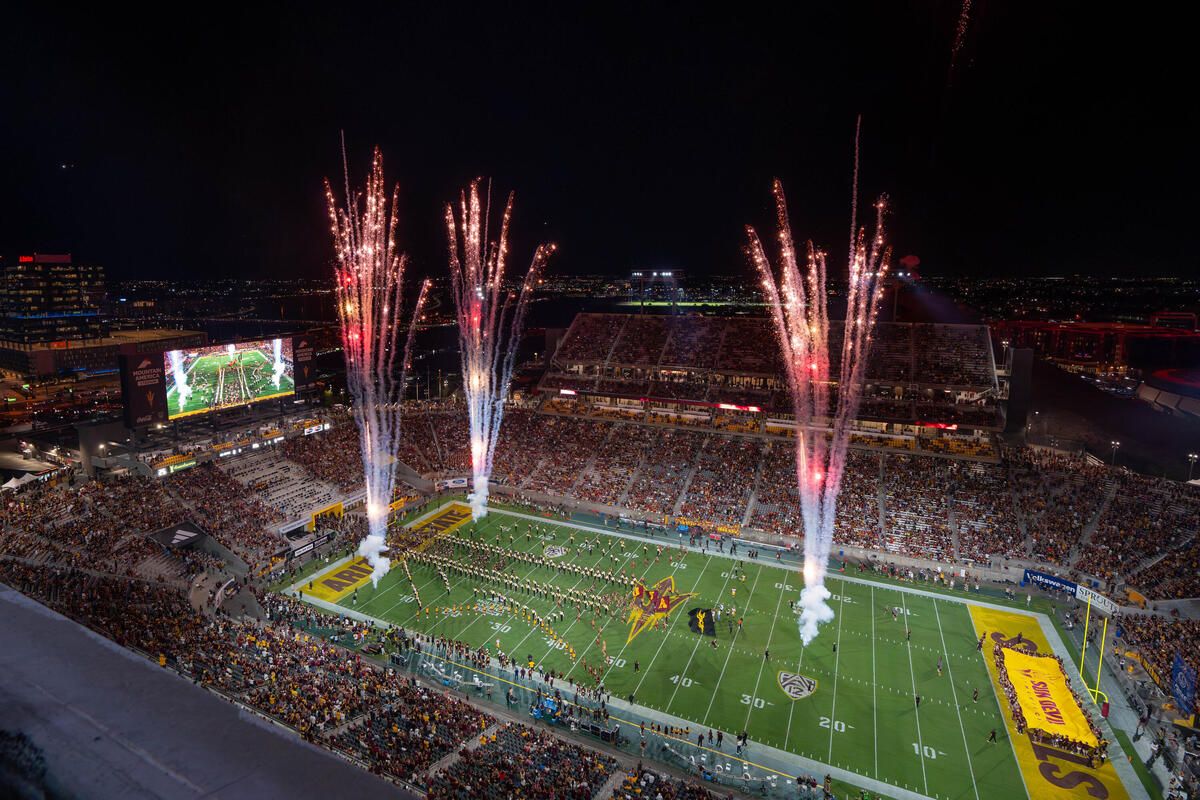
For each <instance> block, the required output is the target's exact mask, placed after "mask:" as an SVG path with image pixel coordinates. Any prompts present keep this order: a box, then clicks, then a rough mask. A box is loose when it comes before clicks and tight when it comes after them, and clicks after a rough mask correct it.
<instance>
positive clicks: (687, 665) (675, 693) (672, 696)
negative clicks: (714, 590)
mask: <svg viewBox="0 0 1200 800" xmlns="http://www.w3.org/2000/svg"><path fill="white" fill-rule="evenodd" d="M710 557H711V556H710ZM732 577H733V569H732V568H731V569H730V570H729V571H728V572H726V573H725V582H724V583H723V584H721V591H720V592H719V593H718V594H717V597H718V598H722V597H724V596H725V587H726V586H728V585H729V579H730V578H732ZM734 638H737V637H736V636H735V637H734ZM729 647H730V648H731V649H732V648H733V642H732V641H730V642H729ZM699 649H700V641H699V640H697V641H696V645H695V647H693V648H692V654H691V655H690V656H688V660H687V663H686V664H684V665H683V671H682V672H680V673H679V675H680V677H683V676H684V675H687V671H688V667H690V666H691V665H692V659H693V658H695V657H696V651H697V650H699ZM680 686H683V681H680V682H679V683H677V684H675V691H673V692H671V697H670V698H669V699H668V700H667V702H666V705H664V706H663V710H664V711H666V710H667V709H668V708H670V707H671V703H673V702H675V695H677V694H679V687H680ZM716 691H717V688H716V687H715V686H714V687H713V692H716Z"/></svg>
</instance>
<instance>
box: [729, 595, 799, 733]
mask: <svg viewBox="0 0 1200 800" xmlns="http://www.w3.org/2000/svg"><path fill="white" fill-rule="evenodd" d="M785 585H786V584H785ZM786 592H787V590H786V589H780V590H779V599H778V600H776V601H775V615H774V616H773V617H771V630H770V631H769V632H768V633H767V646H766V650H767V652H770V650H771V642H772V641H773V640H774V638H775V625H776V623H778V622H779V605H780V604H781V603H782V602H783V595H784V594H785V593H786ZM747 605H749V604H747ZM766 666H767V659H766V658H765V657H764V658H763V660H762V663H761V664H759V666H758V677H757V678H755V680H754V694H753V695H752V697H758V687H759V685H761V683H762V674H763V670H764V669H766ZM795 707H796V704H795V701H794V700H793V701H792V708H795ZM753 713H754V703H751V704H750V708H748V709H746V721H745V722H743V723H742V730H746V729H747V728H749V727H750V715H751V714H753ZM783 743H784V744H787V740H786V739H785V740H784V742H783Z"/></svg>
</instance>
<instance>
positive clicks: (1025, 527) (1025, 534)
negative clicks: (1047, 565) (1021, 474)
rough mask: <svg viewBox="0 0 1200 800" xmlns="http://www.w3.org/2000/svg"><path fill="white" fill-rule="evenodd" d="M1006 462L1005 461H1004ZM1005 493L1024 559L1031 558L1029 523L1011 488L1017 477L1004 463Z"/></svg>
mask: <svg viewBox="0 0 1200 800" xmlns="http://www.w3.org/2000/svg"><path fill="white" fill-rule="evenodd" d="M1005 462H1007V459H1005ZM1004 475H1005V481H1004V482H1005V484H1006V485H1007V489H1006V491H1007V492H1008V496H1009V498H1010V499H1011V500H1012V507H1013V516H1014V517H1016V520H1017V531H1018V532H1019V533H1020V534H1021V541H1022V542H1024V543H1025V557H1026V558H1033V540H1032V539H1031V538H1029V521H1028V520H1027V519H1026V518H1025V508H1024V506H1022V505H1021V503H1020V502H1019V501H1018V498H1017V492H1016V490H1015V489H1014V488H1013V487H1014V486H1016V483H1017V477H1016V475H1014V474H1013V469H1012V465H1011V464H1008V463H1005V466H1004Z"/></svg>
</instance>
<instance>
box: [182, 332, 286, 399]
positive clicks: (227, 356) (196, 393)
mask: <svg viewBox="0 0 1200 800" xmlns="http://www.w3.org/2000/svg"><path fill="white" fill-rule="evenodd" d="M162 364H163V373H164V375H165V378H166V398H167V416H168V418H169V419H182V418H183V417H190V416H194V415H196V414H206V413H208V412H209V411H216V410H218V409H222V408H229V407H231V406H242V405H246V404H248V403H257V402H260V401H263V400H270V399H272V398H275V397H288V396H291V395H293V394H295V392H296V379H295V365H294V363H293V360H292V339H291V337H287V338H280V339H262V340H258V341H251V342H239V343H237V344H221V345H213V346H211V347H200V348H196V349H192V350H168V351H166V352H165V353H163V355H162Z"/></svg>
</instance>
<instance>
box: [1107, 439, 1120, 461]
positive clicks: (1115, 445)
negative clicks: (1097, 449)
mask: <svg viewBox="0 0 1200 800" xmlns="http://www.w3.org/2000/svg"><path fill="white" fill-rule="evenodd" d="M1109 444H1110V445H1112V463H1113V464H1114V465H1115V464H1116V463H1117V451H1118V450H1120V449H1121V443H1120V442H1118V441H1116V440H1113V441H1111V442H1109Z"/></svg>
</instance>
